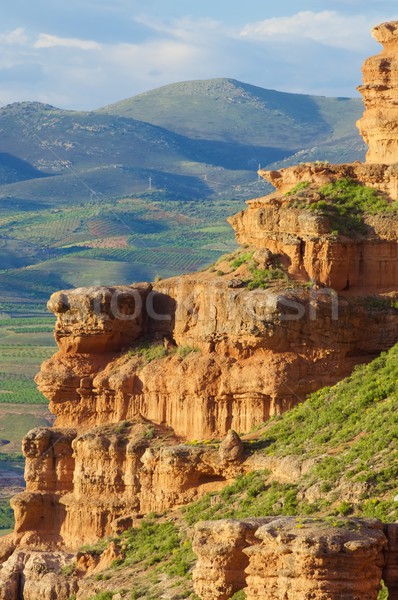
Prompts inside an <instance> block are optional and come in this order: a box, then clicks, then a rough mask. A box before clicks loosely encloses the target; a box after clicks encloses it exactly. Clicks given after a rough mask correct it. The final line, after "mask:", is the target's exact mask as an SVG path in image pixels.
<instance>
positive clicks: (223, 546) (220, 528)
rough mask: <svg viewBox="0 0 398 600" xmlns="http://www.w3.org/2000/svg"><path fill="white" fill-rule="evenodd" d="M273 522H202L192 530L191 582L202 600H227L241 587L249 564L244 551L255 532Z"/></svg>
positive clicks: (267, 520) (251, 542)
mask: <svg viewBox="0 0 398 600" xmlns="http://www.w3.org/2000/svg"><path fill="white" fill-rule="evenodd" d="M273 519H274V517H269V518H263V519H246V520H243V521H234V520H232V519H226V520H224V521H202V522H201V523H198V524H197V525H196V526H195V533H194V539H193V550H194V552H195V554H196V555H197V557H198V562H197V564H196V567H195V570H194V574H193V579H194V585H195V591H196V593H197V594H198V595H199V597H200V598H201V599H202V600H227V599H228V598H231V596H232V595H233V594H234V593H235V592H238V591H239V590H241V589H243V588H244V587H245V585H246V573H245V569H246V567H247V566H248V564H249V560H248V558H247V556H246V554H245V553H244V550H245V548H247V547H248V546H249V545H251V544H253V543H254V540H255V538H254V535H255V533H256V531H257V529H258V528H259V527H261V526H262V525H264V524H266V523H268V522H269V521H272V520H273Z"/></svg>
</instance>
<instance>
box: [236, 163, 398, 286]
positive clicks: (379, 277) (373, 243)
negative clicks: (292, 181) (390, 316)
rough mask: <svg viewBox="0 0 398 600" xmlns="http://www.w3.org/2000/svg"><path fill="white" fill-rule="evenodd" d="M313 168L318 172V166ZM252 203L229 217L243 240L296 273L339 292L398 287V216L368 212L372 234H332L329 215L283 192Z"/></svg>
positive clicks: (278, 181)
mask: <svg viewBox="0 0 398 600" xmlns="http://www.w3.org/2000/svg"><path fill="white" fill-rule="evenodd" d="M324 170H328V171H330V181H337V180H338V179H334V175H335V173H333V168H331V169H328V168H326V169H324ZM314 171H315V173H317V172H318V173H317V174H319V171H318V169H314ZM278 174H280V173H278ZM267 176H268V177H270V179H271V176H270V175H269V174H267ZM281 179H282V181H280V180H279V178H278V179H277V180H276V181H275V183H277V184H278V185H279V184H280V185H281V187H282V188H283V187H284V185H285V184H283V176H282V178H281ZM288 187H289V186H288ZM248 205H249V208H248V209H247V210H245V211H242V212H241V213H238V214H237V215H235V216H233V217H231V218H230V219H229V222H230V223H231V225H232V226H233V227H234V229H235V230H236V232H237V239H238V241H239V243H241V244H249V245H251V246H254V247H256V248H268V249H269V250H271V251H272V252H273V253H274V254H277V255H279V256H281V257H282V258H283V259H284V260H285V261H286V262H287V264H288V270H289V273H291V274H292V275H296V276H299V277H302V278H303V279H304V280H308V279H312V280H314V281H315V282H317V283H319V284H321V285H325V286H327V287H330V288H333V289H335V290H338V291H346V290H352V289H357V290H360V289H361V288H362V290H363V291H364V292H365V290H367V291H368V292H369V293H371V292H372V291H379V292H380V291H383V290H384V291H387V290H396V289H397V285H398V228H397V217H396V216H395V215H394V214H391V215H388V214H385V215H384V214H383V215H372V216H371V215H369V216H367V217H366V219H365V222H366V223H367V225H368V226H369V229H370V231H369V234H368V235H366V236H362V237H360V238H355V237H352V238H350V237H344V238H341V237H336V236H333V235H331V233H332V231H331V226H330V223H329V221H328V219H327V218H326V217H323V216H320V215H317V214H316V213H314V214H311V213H308V212H307V213H306V212H304V211H303V210H300V209H299V208H295V207H294V206H292V202H289V199H286V197H284V196H280V195H275V196H274V197H271V198H268V199H263V198H259V199H256V200H250V201H249V202H248Z"/></svg>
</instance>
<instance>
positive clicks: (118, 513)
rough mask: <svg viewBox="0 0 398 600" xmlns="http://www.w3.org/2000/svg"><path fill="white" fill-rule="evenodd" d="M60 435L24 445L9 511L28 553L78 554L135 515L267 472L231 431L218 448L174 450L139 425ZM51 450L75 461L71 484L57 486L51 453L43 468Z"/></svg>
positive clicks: (33, 438) (167, 435)
mask: <svg viewBox="0 0 398 600" xmlns="http://www.w3.org/2000/svg"><path fill="white" fill-rule="evenodd" d="M62 432H63V430H60V429H57V430H52V429H45V428H39V429H36V430H33V431H32V432H30V434H28V436H27V438H26V441H25V443H24V448H25V451H26V452H27V453H26V459H27V461H26V462H27V467H26V470H27V473H28V474H29V477H28V478H27V491H25V492H23V493H22V494H19V495H18V496H15V497H14V499H13V507H14V511H15V518H16V526H15V536H16V540H17V541H18V542H19V543H20V544H23V545H24V546H25V547H28V548H31V547H35V548H41V549H45V548H53V547H57V546H60V545H61V546H63V547H67V548H70V549H77V548H79V547H80V546H81V545H83V544H87V543H92V542H96V541H97V540H98V539H99V538H103V537H105V536H109V535H114V534H116V533H120V532H121V531H123V530H125V529H126V528H128V527H131V526H132V524H133V522H132V519H133V517H134V516H135V515H143V514H148V513H150V512H161V511H163V510H166V509H169V508H172V507H175V506H176V505H180V504H186V503H188V502H190V501H192V500H195V499H196V498H198V497H200V496H202V495H203V494H205V493H206V492H208V491H214V490H218V489H220V488H222V487H224V486H225V485H226V484H227V483H229V482H232V481H233V480H234V478H235V477H236V476H237V475H240V474H243V473H247V472H249V471H251V470H253V469H254V468H257V469H261V468H264V467H263V465H262V463H261V461H260V462H259V461H258V459H256V460H254V458H252V457H251V456H250V455H248V454H246V453H245V452H244V447H243V444H242V442H241V441H240V439H239V437H238V436H237V435H236V434H233V433H232V434H230V435H229V436H227V439H226V441H225V443H224V444H221V447H220V449H217V448H214V447H212V446H197V445H195V446H189V445H183V444H178V441H179V440H178V438H176V437H175V435H174V434H173V432H172V431H171V430H170V429H167V428H164V427H159V426H156V425H155V424H152V423H150V422H148V421H146V420H144V419H141V420H140V421H136V422H124V423H122V424H119V425H116V426H110V425H108V426H102V427H98V428H96V429H93V430H91V431H89V432H87V433H81V434H77V433H76V431H71V430H65V435H64V436H63V435H62ZM51 440H56V443H55V445H53V446H51V445H50V441H51ZM49 448H50V450H51V451H53V452H54V450H55V454H57V457H58V458H59V457H60V456H61V455H62V456H64V457H67V458H68V460H71V461H72V463H73V469H72V470H68V471H67V472H68V473H69V476H70V484H69V485H63V484H62V482H63V474H64V473H65V471H63V470H62V469H59V463H57V460H56V459H55V456H54V454H53V463H52V464H50V463H48V462H47V457H48V451H49ZM40 452H42V453H43V454H42V456H43V462H42V463H41V462H40V456H41V454H40ZM254 463H255V464H254ZM40 467H46V468H47V470H46V469H44V468H40ZM57 473H58V475H59V477H60V482H59V485H56V476H57ZM46 474H47V480H46ZM39 484H41V487H40V486H39ZM14 547H15V541H13V540H10V548H9V550H7V548H8V547H7V548H6V546H5V545H4V559H6V558H7V556H8V555H9V554H10V553H12V551H13V549H14ZM94 566H95V565H94ZM93 568H94V567H93Z"/></svg>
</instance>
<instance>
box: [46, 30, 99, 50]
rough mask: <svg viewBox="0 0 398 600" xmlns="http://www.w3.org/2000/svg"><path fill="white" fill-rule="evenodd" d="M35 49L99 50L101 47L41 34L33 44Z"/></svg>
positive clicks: (90, 42)
mask: <svg viewBox="0 0 398 600" xmlns="http://www.w3.org/2000/svg"><path fill="white" fill-rule="evenodd" d="M34 47H35V48H56V47H63V48H79V49H80V50H99V49H100V48H101V45H100V44H98V43H97V42H94V41H91V40H79V39H77V38H62V37H58V36H56V35H50V34H48V33H41V34H40V35H39V37H38V39H37V41H36V42H35V44H34Z"/></svg>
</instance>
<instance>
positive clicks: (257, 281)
mask: <svg viewBox="0 0 398 600" xmlns="http://www.w3.org/2000/svg"><path fill="white" fill-rule="evenodd" d="M249 270H250V273H251V276H252V277H251V279H250V280H249V281H248V283H247V288H248V289H249V290H255V289H262V290H264V289H266V288H268V287H269V286H270V284H271V283H273V282H275V281H278V280H282V279H287V276H286V273H284V271H282V269H279V268H271V269H258V268H257V267H255V266H253V265H252V266H250V267H249Z"/></svg>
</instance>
